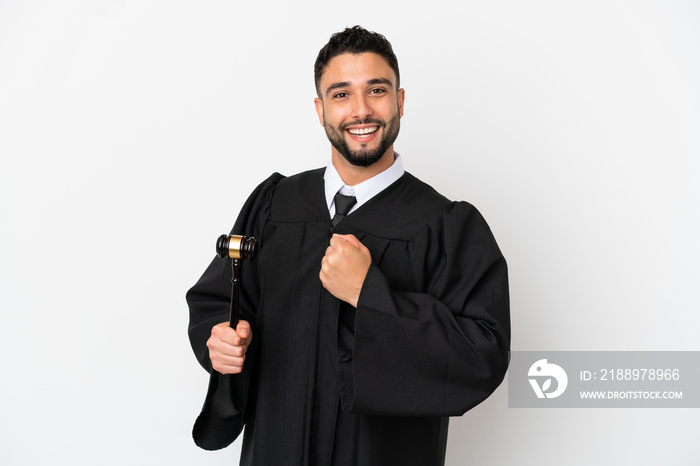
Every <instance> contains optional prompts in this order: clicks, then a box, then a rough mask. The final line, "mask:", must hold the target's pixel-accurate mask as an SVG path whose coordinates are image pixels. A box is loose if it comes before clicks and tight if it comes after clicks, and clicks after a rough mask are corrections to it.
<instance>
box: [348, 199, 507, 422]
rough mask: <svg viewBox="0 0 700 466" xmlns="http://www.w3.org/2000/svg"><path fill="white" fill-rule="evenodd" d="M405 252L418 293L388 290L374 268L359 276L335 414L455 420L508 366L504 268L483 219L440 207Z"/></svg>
mask: <svg viewBox="0 0 700 466" xmlns="http://www.w3.org/2000/svg"><path fill="white" fill-rule="evenodd" d="M408 248H409V253H410V257H411V263H412V267H413V269H414V270H413V273H414V276H415V277H416V290H418V291H419V292H406V291H397V290H395V289H392V286H391V283H390V281H389V280H388V279H387V277H386V276H385V274H384V273H383V272H382V270H381V269H380V267H379V266H377V265H376V264H374V263H373V264H372V265H371V266H370V269H369V272H368V274H367V276H366V278H365V281H364V284H363V287H362V290H361V293H360V298H359V300H358V306H357V310H356V315H355V333H354V335H355V336H354V348H352V349H351V357H349V358H343V359H341V402H342V405H343V409H344V410H345V411H346V412H351V413H361V414H373V415H392V416H457V415H462V414H464V413H465V412H466V411H467V410H469V409H471V408H472V407H474V406H476V405H477V404H479V403H480V402H481V401H483V400H484V399H486V398H487V397H488V396H489V395H490V394H491V393H492V392H493V391H494V390H495V389H496V388H497V387H498V385H499V384H500V383H501V382H502V380H503V377H504V376H505V372H506V369H507V367H508V351H509V347H510V315H509V296H508V277H507V266H506V262H505V259H504V257H503V255H502V254H501V252H500V250H499V248H498V246H497V244H496V241H495V240H494V238H493V235H492V234H491V231H490V229H489V227H488V225H487V224H486V222H485V220H484V219H483V217H482V216H481V215H480V214H479V212H478V211H477V210H476V209H475V208H474V207H473V206H471V205H470V204H468V203H464V202H458V203H451V204H449V205H448V206H446V207H445V208H444V209H442V211H441V213H440V215H436V216H435V218H434V219H432V220H431V221H429V223H428V225H427V227H425V228H424V229H422V230H421V231H420V232H419V233H418V234H417V235H416V236H415V237H414V238H413V239H412V240H411V241H410V242H409V244H408ZM382 266H383V267H390V266H391V264H388V265H384V264H382Z"/></svg>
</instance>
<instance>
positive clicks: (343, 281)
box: [319, 234, 372, 307]
mask: <svg viewBox="0 0 700 466" xmlns="http://www.w3.org/2000/svg"><path fill="white" fill-rule="evenodd" d="M371 263H372V256H371V254H370V252H369V249H367V248H366V247H365V245H364V244H362V243H361V242H360V240H358V239H357V238H355V236H354V235H338V234H335V235H333V237H332V238H331V244H330V246H328V249H326V255H325V256H323V259H322V260H321V272H320V274H319V277H320V278H321V283H323V287H324V288H325V289H327V290H328V291H329V292H330V293H331V294H332V295H333V296H335V297H336V298H338V299H340V300H341V301H345V302H346V303H349V304H351V305H352V306H354V307H357V300H358V299H359V298H360V291H361V290H362V284H363V283H364V282H365V277H366V276H367V271H368V270H369V266H370V264H371Z"/></svg>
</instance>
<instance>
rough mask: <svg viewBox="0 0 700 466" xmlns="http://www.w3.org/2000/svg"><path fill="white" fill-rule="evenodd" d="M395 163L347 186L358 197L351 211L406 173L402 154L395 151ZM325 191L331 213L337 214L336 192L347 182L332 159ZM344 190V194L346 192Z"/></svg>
mask: <svg viewBox="0 0 700 466" xmlns="http://www.w3.org/2000/svg"><path fill="white" fill-rule="evenodd" d="M395 156H396V157H395V158H394V163H393V164H391V166H390V167H389V168H387V169H386V170H384V171H383V172H381V173H377V174H376V175H374V176H373V177H372V178H370V179H368V180H365V181H363V182H362V183H358V184H356V185H355V186H347V188H350V189H352V191H354V194H353V195H354V196H355V198H356V199H357V204H355V205H354V206H353V208H352V209H350V213H352V212H353V211H355V210H356V209H358V208H359V207H360V206H361V205H362V204H364V203H365V202H367V201H369V200H370V199H372V198H373V197H374V196H376V195H377V194H379V193H380V192H382V191H384V190H385V189H386V188H388V187H389V186H390V185H391V184H392V183H394V182H395V181H396V180H398V179H399V178H401V177H402V176H403V174H404V169H403V163H402V162H401V156H400V155H399V154H398V153H395ZM323 179H324V184H325V191H326V206H327V207H328V211H329V212H330V214H331V217H332V216H333V214H335V205H333V197H334V196H335V194H336V193H337V192H338V191H340V189H341V188H343V187H344V186H346V185H345V183H344V182H343V179H342V178H341V177H340V175H339V174H338V171H337V170H336V169H335V167H334V166H333V163H332V159H331V160H329V161H328V165H327V166H326V172H325V173H324V175H323ZM345 191H346V190H344V192H343V194H346V192H345Z"/></svg>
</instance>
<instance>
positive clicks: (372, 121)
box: [339, 118, 386, 131]
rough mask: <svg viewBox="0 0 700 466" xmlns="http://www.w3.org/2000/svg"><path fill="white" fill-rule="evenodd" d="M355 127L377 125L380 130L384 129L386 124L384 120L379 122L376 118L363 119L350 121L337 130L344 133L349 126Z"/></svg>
mask: <svg viewBox="0 0 700 466" xmlns="http://www.w3.org/2000/svg"><path fill="white" fill-rule="evenodd" d="M356 125H377V126H379V127H380V128H386V123H385V122H384V120H379V119H377V118H365V119H364V120H359V119H358V120H355V121H351V122H348V123H343V124H342V125H340V126H339V129H340V130H341V131H345V129H347V128H348V127H349V126H356Z"/></svg>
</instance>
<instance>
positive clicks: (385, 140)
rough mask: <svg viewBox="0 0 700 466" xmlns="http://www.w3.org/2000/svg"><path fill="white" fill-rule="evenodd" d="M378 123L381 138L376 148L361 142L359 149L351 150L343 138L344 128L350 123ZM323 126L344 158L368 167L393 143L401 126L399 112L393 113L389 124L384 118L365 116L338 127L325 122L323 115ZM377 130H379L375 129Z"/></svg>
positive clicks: (350, 124)
mask: <svg viewBox="0 0 700 466" xmlns="http://www.w3.org/2000/svg"><path fill="white" fill-rule="evenodd" d="M369 124H373V125H378V126H379V127H380V128H381V130H382V138H381V139H380V140H379V145H378V146H377V147H376V149H373V150H372V149H369V148H367V147H366V145H364V144H363V146H362V148H361V149H360V150H356V151H353V150H351V149H350V147H349V146H348V142H347V140H346V139H345V129H346V128H347V127H348V126H352V125H369ZM323 126H324V128H325V130H326V136H327V137H328V140H329V141H330V142H331V145H332V146H333V147H335V149H336V150H337V151H338V152H340V154H341V155H342V156H343V157H345V160H347V161H348V162H350V163H351V164H352V165H355V166H357V167H369V166H370V165H372V164H374V163H376V162H378V161H379V160H380V159H381V158H382V156H383V155H384V153H386V151H387V150H388V149H389V148H390V147H391V145H392V144H394V141H396V138H397V137H398V135H399V128H400V127H401V123H400V118H399V114H398V113H397V114H395V115H394V116H393V117H391V120H390V121H389V124H388V125H387V123H386V122H385V121H384V120H378V119H374V118H365V120H364V121H360V120H357V121H353V122H351V123H344V124H342V125H340V127H339V128H336V127H335V126H332V125H329V124H328V123H327V122H326V116H325V115H324V116H323ZM377 131H379V130H377Z"/></svg>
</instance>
